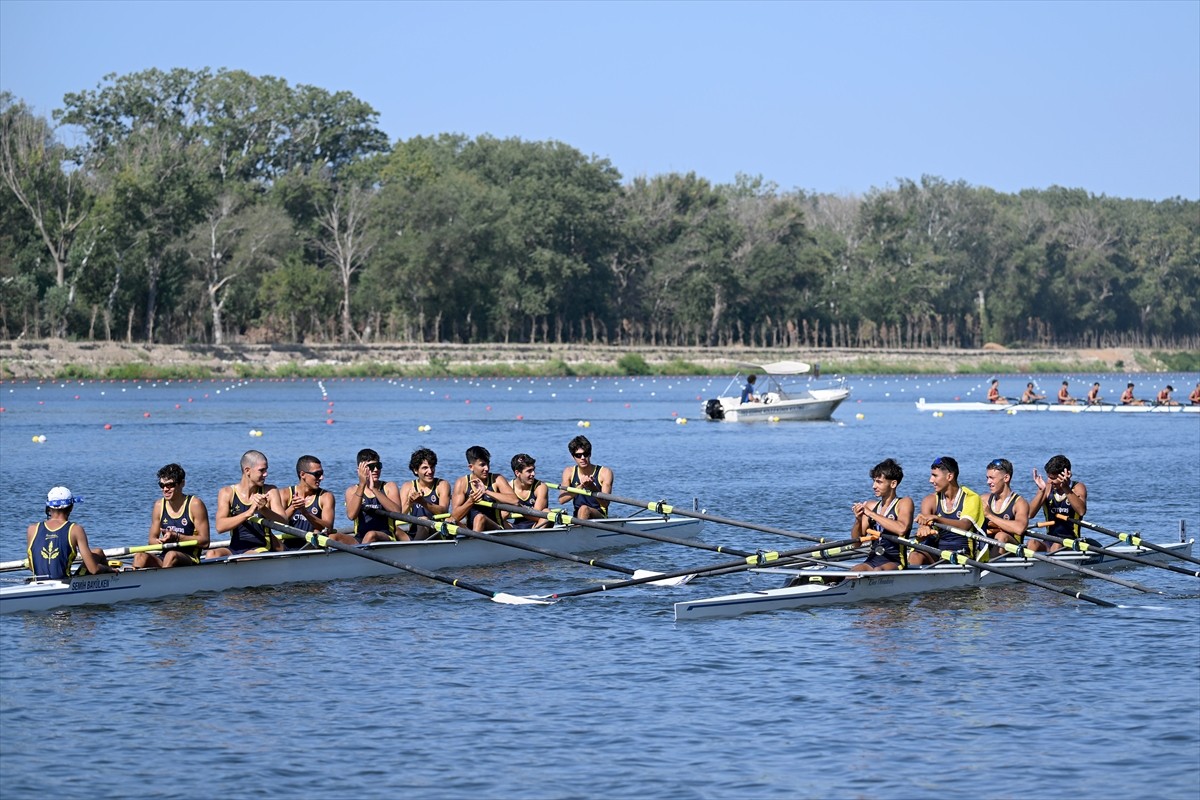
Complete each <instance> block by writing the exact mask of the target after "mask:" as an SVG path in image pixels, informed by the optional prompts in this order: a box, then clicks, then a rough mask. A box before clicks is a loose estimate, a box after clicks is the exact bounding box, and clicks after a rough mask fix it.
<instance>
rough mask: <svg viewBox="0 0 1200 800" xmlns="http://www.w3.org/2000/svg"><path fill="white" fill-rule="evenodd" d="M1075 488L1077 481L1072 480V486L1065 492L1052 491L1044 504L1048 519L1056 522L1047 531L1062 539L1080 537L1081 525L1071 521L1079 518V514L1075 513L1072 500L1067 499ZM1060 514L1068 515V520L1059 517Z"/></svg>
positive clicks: (1043, 508)
mask: <svg viewBox="0 0 1200 800" xmlns="http://www.w3.org/2000/svg"><path fill="white" fill-rule="evenodd" d="M1074 488H1075V482H1074V481H1072V482H1071V486H1070V487H1069V488H1068V489H1067V491H1066V492H1065V493H1063V494H1058V493H1057V492H1054V491H1051V492H1050V494H1049V495H1048V496H1047V497H1046V500H1045V502H1044V503H1043V504H1042V510H1043V511H1044V512H1045V514H1046V519H1047V520H1049V521H1050V522H1053V523H1054V524H1053V525H1051V526H1050V528H1049V530H1048V531H1047V533H1049V534H1050V535H1052V536H1058V537H1060V538H1062V539H1078V538H1079V526H1078V525H1077V524H1075V523H1074V522H1073V521H1071V520H1077V519H1079V515H1078V514H1076V513H1075V509H1074V508H1072V507H1071V501H1070V500H1068V499H1067V495H1069V494H1070V493H1071V489H1074ZM1059 514H1062V515H1063V516H1064V517H1067V520H1061V519H1059V518H1058V515H1059Z"/></svg>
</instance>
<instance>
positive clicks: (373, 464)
mask: <svg viewBox="0 0 1200 800" xmlns="http://www.w3.org/2000/svg"><path fill="white" fill-rule="evenodd" d="M367 469H369V470H381V469H383V462H382V461H368V462H367Z"/></svg>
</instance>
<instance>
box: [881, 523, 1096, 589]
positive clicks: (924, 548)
mask: <svg viewBox="0 0 1200 800" xmlns="http://www.w3.org/2000/svg"><path fill="white" fill-rule="evenodd" d="M955 530H956V531H957V532H958V533H962V531H959V530H958V529H955ZM880 536H882V537H883V538H884V539H887V540H888V541H890V542H894V543H895V544H899V545H904V546H905V547H911V548H912V549H914V550H916V551H917V552H919V553H925V554H927V555H931V556H935V557H936V558H940V559H945V560H946V561H950V562H953V563H955V564H964V565H966V566H968V567H975V568H976V569H980V570H986V571H988V572H992V573H995V574H996V575H1002V576H1003V577H1005V578H1011V579H1012V580H1014V581H1020V582H1021V583H1028V584H1031V585H1033V586H1038V587H1040V588H1042V589H1048V590H1049V591H1051V592H1056V593H1057V594H1061V595H1066V596H1067V597H1074V598H1075V599H1077V600H1086V601H1087V602H1089V603H1095V604H1096V605H1098V606H1106V607H1108V608H1116V607H1117V604H1116V603H1110V602H1108V601H1107V600H1101V599H1100V598H1098V597H1092V596H1091V595H1087V594H1084V593H1083V592H1072V591H1071V590H1070V589H1063V588H1061V587H1059V586H1055V585H1054V584H1052V583H1046V582H1045V581H1043V580H1040V579H1038V578H1030V577H1027V576H1025V575H1020V574H1018V573H1017V572H1014V571H1010V570H1006V569H998V568H996V567H993V566H991V565H990V564H985V563H984V562H982V561H976V560H975V559H973V558H968V557H967V556H964V555H963V554H962V553H959V552H956V551H954V550H938V549H937V548H936V547H930V546H929V545H927V544H921V543H920V542H918V541H917V540H915V539H905V538H903V537H901V536H893V535H892V534H890V533H881V534H880Z"/></svg>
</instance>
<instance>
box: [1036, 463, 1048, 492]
mask: <svg viewBox="0 0 1200 800" xmlns="http://www.w3.org/2000/svg"><path fill="white" fill-rule="evenodd" d="M1033 482H1034V483H1035V484H1037V487H1038V488H1039V489H1042V490H1044V489H1045V488H1046V479H1045V478H1043V477H1042V473H1040V472H1038V471H1037V467H1034V468H1033Z"/></svg>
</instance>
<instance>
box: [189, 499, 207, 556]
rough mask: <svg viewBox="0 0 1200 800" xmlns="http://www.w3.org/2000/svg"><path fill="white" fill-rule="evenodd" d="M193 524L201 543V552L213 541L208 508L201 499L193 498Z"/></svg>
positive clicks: (196, 537)
mask: <svg viewBox="0 0 1200 800" xmlns="http://www.w3.org/2000/svg"><path fill="white" fill-rule="evenodd" d="M192 523H193V524H194V525H195V526H196V535H195V537H194V538H195V539H196V541H197V542H199V543H200V550H201V551H203V550H204V548H206V547H208V544H209V542H211V541H212V533H211V531H210V530H209V524H208V506H206V505H204V501H203V500H201V499H200V498H199V497H192Z"/></svg>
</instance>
